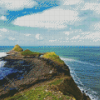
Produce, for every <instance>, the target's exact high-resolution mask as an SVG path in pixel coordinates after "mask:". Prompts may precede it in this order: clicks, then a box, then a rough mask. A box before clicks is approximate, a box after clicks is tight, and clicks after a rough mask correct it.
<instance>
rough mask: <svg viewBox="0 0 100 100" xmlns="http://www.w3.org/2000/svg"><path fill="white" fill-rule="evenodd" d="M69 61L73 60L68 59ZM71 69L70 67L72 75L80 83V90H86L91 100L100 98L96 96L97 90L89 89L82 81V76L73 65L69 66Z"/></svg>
mask: <svg viewBox="0 0 100 100" xmlns="http://www.w3.org/2000/svg"><path fill="white" fill-rule="evenodd" d="M68 61H71V60H69V59H68ZM67 65H68V64H67ZM68 66H69V65H68ZM69 69H70V73H71V76H72V77H73V79H74V81H75V83H76V84H77V85H78V87H79V88H80V90H81V91H84V92H85V93H86V94H87V95H88V96H89V97H90V99H91V100H99V99H98V97H97V96H96V94H97V93H96V92H95V91H93V90H91V89H88V88H86V87H85V86H84V84H83V83H82V82H81V80H80V78H79V77H78V76H77V74H76V73H75V71H74V68H72V67H71V66H69Z"/></svg>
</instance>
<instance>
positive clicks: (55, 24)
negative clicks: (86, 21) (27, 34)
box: [13, 8, 79, 29]
mask: <svg viewBox="0 0 100 100" xmlns="http://www.w3.org/2000/svg"><path fill="white" fill-rule="evenodd" d="M77 20H79V18H78V13H77V11H73V10H65V9H61V8H53V9H49V10H45V11H43V12H42V13H38V14H31V15H25V16H23V17H19V18H17V19H15V20H14V21H13V24H14V25H19V26H27V27H42V28H53V29H63V28H65V27H67V25H66V24H68V23H69V24H70V23H74V22H75V21H77Z"/></svg>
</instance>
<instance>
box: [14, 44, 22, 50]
mask: <svg viewBox="0 0 100 100" xmlns="http://www.w3.org/2000/svg"><path fill="white" fill-rule="evenodd" d="M12 50H14V51H18V52H21V51H23V49H22V48H21V47H20V46H19V45H18V44H17V45H15V46H14V48H13V49H12Z"/></svg>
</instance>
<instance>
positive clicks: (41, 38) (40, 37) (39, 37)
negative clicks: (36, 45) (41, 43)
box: [35, 34, 43, 40]
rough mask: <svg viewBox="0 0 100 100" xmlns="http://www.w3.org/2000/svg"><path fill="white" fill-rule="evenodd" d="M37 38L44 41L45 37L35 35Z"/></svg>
mask: <svg viewBox="0 0 100 100" xmlns="http://www.w3.org/2000/svg"><path fill="white" fill-rule="evenodd" d="M35 38H36V39H37V40H43V37H42V36H41V35H40V34H36V35H35Z"/></svg>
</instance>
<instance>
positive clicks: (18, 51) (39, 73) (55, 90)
mask: <svg viewBox="0 0 100 100" xmlns="http://www.w3.org/2000/svg"><path fill="white" fill-rule="evenodd" d="M7 54H8V55H7V56H6V57H3V58H2V60H3V61H6V63H5V65H4V67H8V68H13V69H15V70H17V71H16V72H15V73H11V74H9V75H7V76H6V77H5V78H4V79H2V80H0V100H90V98H89V96H87V95H86V94H85V93H83V92H81V90H80V89H79V88H78V86H77V85H76V83H75V82H74V80H73V78H72V77H71V75H70V70H69V68H68V66H67V65H66V64H65V63H64V61H62V60H61V59H60V58H59V56H58V55H56V54H55V52H46V53H39V52H32V51H30V50H28V49H27V50H24V51H23V49H22V48H21V47H20V46H19V45H15V47H14V48H13V49H12V50H11V51H9V52H8V53H7Z"/></svg>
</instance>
